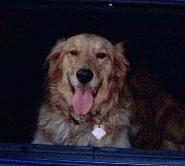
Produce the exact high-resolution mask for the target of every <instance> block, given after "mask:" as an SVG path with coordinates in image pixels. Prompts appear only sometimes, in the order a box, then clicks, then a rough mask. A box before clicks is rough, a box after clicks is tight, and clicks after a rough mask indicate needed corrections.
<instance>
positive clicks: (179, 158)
mask: <svg viewBox="0 0 185 166" xmlns="http://www.w3.org/2000/svg"><path fill="white" fill-rule="evenodd" d="M184 163H185V152H176V151H160V152H144V151H141V150H133V149H118V148H95V147H75V146H55V145H29V144H0V164H13V165H14V164H19V165H27V164H31V165H179V166H180V165H184Z"/></svg>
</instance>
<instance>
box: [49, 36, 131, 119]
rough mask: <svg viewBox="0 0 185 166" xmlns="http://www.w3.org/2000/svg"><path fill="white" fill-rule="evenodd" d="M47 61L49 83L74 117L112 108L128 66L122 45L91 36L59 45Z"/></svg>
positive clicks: (70, 39)
mask: <svg viewBox="0 0 185 166" xmlns="http://www.w3.org/2000/svg"><path fill="white" fill-rule="evenodd" d="M47 60H48V62H49V71H48V75H49V82H50V83H52V84H51V85H55V88H54V89H55V91H57V93H60V94H61V96H62V98H63V100H64V101H65V103H66V104H67V105H68V106H69V107H71V108H73V109H72V110H73V113H74V114H76V115H77V116H81V115H86V114H88V113H89V112H92V111H94V110H97V109H101V107H103V106H105V105H106V106H107V107H110V104H112V105H113V104H115V102H116V101H117V97H118V95H119V92H120V90H121V88H122V86H123V81H124V77H125V74H126V71H127V68H128V66H129V63H128V61H127V60H126V58H125V57H124V55H123V48H122V44H116V45H113V44H112V43H111V42H109V41H108V40H106V39H105V38H103V37H100V36H97V35H94V34H80V35H76V36H72V37H70V38H68V39H66V40H63V41H59V42H58V43H57V44H56V46H55V47H54V48H53V49H52V51H51V53H50V55H49V56H48V58H47ZM113 101H114V102H113Z"/></svg>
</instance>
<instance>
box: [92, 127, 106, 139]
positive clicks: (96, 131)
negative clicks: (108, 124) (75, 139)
mask: <svg viewBox="0 0 185 166" xmlns="http://www.w3.org/2000/svg"><path fill="white" fill-rule="evenodd" d="M92 134H93V135H94V136H95V137H96V138H97V139H98V140H100V139H101V138H102V137H103V136H105V134H106V132H105V130H104V126H103V125H95V126H94V129H93V131H92Z"/></svg>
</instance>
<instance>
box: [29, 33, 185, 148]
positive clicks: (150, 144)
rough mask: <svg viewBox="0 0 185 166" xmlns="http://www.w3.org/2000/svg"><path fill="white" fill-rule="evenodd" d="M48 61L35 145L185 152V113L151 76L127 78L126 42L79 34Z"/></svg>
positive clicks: (63, 42)
mask: <svg viewBox="0 0 185 166" xmlns="http://www.w3.org/2000/svg"><path fill="white" fill-rule="evenodd" d="M46 62H47V63H48V65H49V69H48V79H47V81H48V82H47V90H48V94H47V97H46V99H45V101H44V103H43V104H42V107H41V109H40V112H39V119H38V129H37V131H36V133H35V138H34V140H33V143H35V144H59V145H79V146H99V147H102V146H107V147H121V148H128V147H135V148H141V149H145V150H159V149H180V150H184V149H185V142H184V138H185V128H184V126H185V120H184V119H185V118H184V117H185V112H184V110H185V109H184V108H182V107H180V106H179V104H177V102H176V101H175V100H174V98H173V97H171V96H169V95H167V94H166V92H165V91H164V90H163V87H162V86H161V83H159V82H158V81H157V79H154V78H153V76H151V75H150V74H149V73H147V72H145V71H142V70H137V71H134V70H131V71H130V72H129V73H128V74H127V71H128V68H129V63H128V61H127V60H126V57H125V55H124V49H123V46H122V43H118V44H115V45H114V44H112V43H111V42H110V41H108V40H107V39H105V38H103V37H100V36H98V35H95V34H80V35H76V36H72V37H70V38H68V39H66V40H61V41H59V42H58V43H57V44H56V45H55V46H54V48H53V49H52V50H51V53H50V54H49V56H48V57H47V60H46Z"/></svg>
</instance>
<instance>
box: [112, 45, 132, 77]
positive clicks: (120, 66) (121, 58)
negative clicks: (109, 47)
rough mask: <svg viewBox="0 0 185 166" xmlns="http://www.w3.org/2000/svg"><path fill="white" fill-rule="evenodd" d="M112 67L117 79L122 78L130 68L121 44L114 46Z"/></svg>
mask: <svg viewBox="0 0 185 166" xmlns="http://www.w3.org/2000/svg"><path fill="white" fill-rule="evenodd" d="M114 65H115V70H116V72H115V73H116V76H117V77H118V78H120V77H123V76H124V73H126V71H127V70H128V69H129V67H130V65H129V62H128V60H127V59H126V57H125V54H124V49H123V43H122V42H121V43H117V44H116V45H115V56H114Z"/></svg>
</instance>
